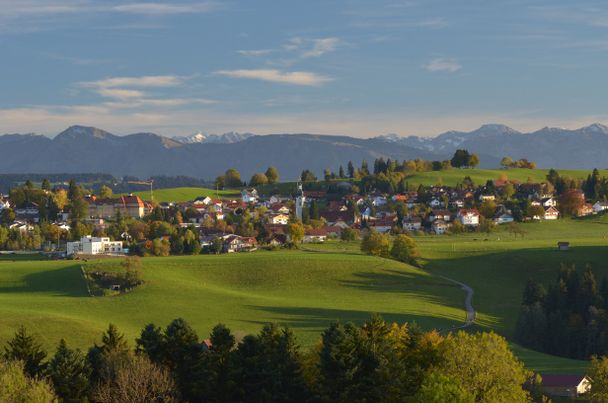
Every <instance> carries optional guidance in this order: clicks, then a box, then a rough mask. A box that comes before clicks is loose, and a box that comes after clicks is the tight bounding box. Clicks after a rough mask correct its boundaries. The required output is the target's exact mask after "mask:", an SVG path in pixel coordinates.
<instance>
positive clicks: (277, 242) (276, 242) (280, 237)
mask: <svg viewBox="0 0 608 403" xmlns="http://www.w3.org/2000/svg"><path fill="white" fill-rule="evenodd" d="M286 243H287V235H285V234H272V235H271V236H270V239H269V240H268V245H270V246H283V245H285V244H286Z"/></svg>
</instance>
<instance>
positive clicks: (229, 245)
mask: <svg viewBox="0 0 608 403" xmlns="http://www.w3.org/2000/svg"><path fill="white" fill-rule="evenodd" d="M256 245H257V242H256V240H255V238H253V237H242V236H238V235H227V236H225V237H224V245H223V248H224V252H225V253H233V252H246V251H252V250H255V248H256Z"/></svg>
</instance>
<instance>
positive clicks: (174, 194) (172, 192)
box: [133, 187, 240, 203]
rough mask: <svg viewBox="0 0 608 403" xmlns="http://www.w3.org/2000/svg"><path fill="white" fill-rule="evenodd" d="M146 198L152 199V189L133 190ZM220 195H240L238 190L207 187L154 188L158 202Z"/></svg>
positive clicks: (230, 196)
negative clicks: (216, 189)
mask: <svg viewBox="0 0 608 403" xmlns="http://www.w3.org/2000/svg"><path fill="white" fill-rule="evenodd" d="M133 194H136V195H138V196H139V197H141V198H142V199H144V200H150V191H149V190H148V191H141V192H133ZM216 195H217V196H219V198H220V199H232V198H236V197H240V192H239V191H238V190H219V191H217V192H216V191H215V189H207V188H188V187H184V188H167V189H155V190H154V201H157V202H178V203H179V202H185V201H190V200H194V199H196V198H197V197H205V196H209V197H212V198H215V197H216Z"/></svg>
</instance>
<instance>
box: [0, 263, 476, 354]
mask: <svg viewBox="0 0 608 403" xmlns="http://www.w3.org/2000/svg"><path fill="white" fill-rule="evenodd" d="M118 262H119V261H117V260H103V261H96V262H90V263H89V264H94V265H95V266H96V267H97V268H98V267H99V266H100V265H101V266H104V265H107V266H108V267H112V266H116V265H117V264H118ZM143 274H144V279H145V281H146V282H145V284H144V285H143V286H141V287H140V288H138V289H136V290H135V291H133V292H131V293H129V294H125V295H119V296H113V297H89V296H88V295H87V291H86V286H85V282H84V280H83V278H82V275H81V272H80V266H79V264H78V263H77V262H72V261H63V262H54V261H45V262H40V261H34V262H32V261H15V262H12V261H7V260H3V261H0V342H4V341H6V340H7V338H9V337H10V336H11V335H12V334H13V332H14V331H15V329H16V328H17V326H18V325H20V324H24V325H26V326H27V327H28V328H30V329H32V330H34V331H35V332H36V333H38V334H39V335H40V336H41V337H43V338H44V343H45V344H46V346H47V347H51V346H53V345H54V344H55V343H56V342H57V341H58V340H59V339H60V338H61V337H64V338H66V339H67V340H68V342H70V343H71V344H74V345H76V346H79V347H87V346H89V345H90V344H91V343H93V341H95V340H96V338H98V337H99V335H100V333H101V332H102V331H103V330H104V328H106V327H107V325H108V323H109V322H113V323H115V324H116V325H117V326H118V327H119V328H120V329H121V330H122V331H124V332H125V333H126V334H127V336H128V338H129V339H130V340H133V339H134V338H135V337H136V336H137V335H138V332H139V331H140V330H141V328H142V327H143V326H144V325H146V324H147V323H149V322H154V323H156V324H158V325H163V326H164V325H166V324H167V323H168V322H169V321H170V320H171V319H174V318H176V317H184V318H185V319H186V320H188V321H189V322H190V323H191V324H192V325H193V326H194V327H195V329H196V330H197V331H198V332H199V334H200V335H201V336H206V335H207V334H208V333H209V332H210V330H211V328H212V327H213V326H214V325H215V324H217V323H219V322H223V323H226V324H227V325H228V326H230V327H231V328H232V329H234V330H235V331H240V332H241V333H243V332H257V331H259V329H260V328H261V326H262V324H263V323H266V322H269V321H272V322H279V323H281V324H283V325H287V326H289V327H291V328H292V329H294V330H295V332H296V334H297V336H298V338H299V340H300V342H301V343H303V344H304V345H312V344H313V343H314V342H315V341H316V340H317V339H318V337H319V334H320V331H321V330H322V329H324V328H325V327H326V326H327V325H328V324H329V323H330V321H333V320H336V319H340V320H343V321H349V320H352V321H356V322H361V321H363V320H365V319H367V318H368V317H369V312H378V313H381V314H382V315H384V316H385V317H386V318H387V319H388V320H393V321H399V322H403V321H413V320H415V321H416V322H418V323H419V324H421V325H422V326H423V327H425V328H433V327H440V328H445V327H450V326H453V325H457V324H459V323H461V321H462V320H463V318H464V311H463V309H462V299H463V295H462V291H461V290H460V289H458V288H456V287H454V286H453V285H451V284H449V283H447V282H446V281H445V280H442V279H439V278H436V277H434V276H432V275H429V274H428V273H426V272H424V271H422V270H419V269H416V268H414V267H411V266H407V265H404V264H401V263H398V262H394V261H391V260H385V259H380V258H374V257H368V256H360V255H355V254H346V253H339V254H323V253H314V252H297V251H296V252H289V251H288V252H257V253H251V254H239V255H220V256H196V257H170V258H147V259H143Z"/></svg>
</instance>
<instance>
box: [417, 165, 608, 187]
mask: <svg viewBox="0 0 608 403" xmlns="http://www.w3.org/2000/svg"><path fill="white" fill-rule="evenodd" d="M557 171H558V172H559V174H560V175H561V176H565V177H568V176H569V177H572V178H580V179H584V178H587V175H589V174H590V173H591V171H584V170H562V169H558V170H557ZM548 172H549V170H548V169H521V168H516V169H451V170H449V171H430V172H419V173H416V174H415V175H412V176H410V177H408V179H407V180H408V182H409V183H410V185H414V186H419V185H421V184H422V185H425V186H432V185H436V184H441V185H444V186H455V185H456V184H458V183H462V180H463V179H464V177H465V176H470V177H471V179H472V180H473V182H474V183H476V184H485V183H486V182H487V181H488V180H489V179H498V178H500V177H501V176H502V175H506V176H507V178H509V179H512V180H516V181H519V182H524V183H525V182H527V180H528V178H532V181H533V182H534V183H539V182H544V181H546V176H547V173H548ZM600 174H601V175H607V174H608V171H600Z"/></svg>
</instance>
